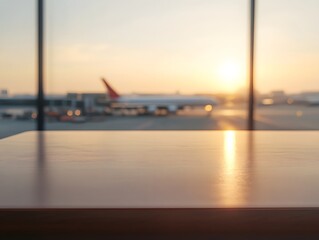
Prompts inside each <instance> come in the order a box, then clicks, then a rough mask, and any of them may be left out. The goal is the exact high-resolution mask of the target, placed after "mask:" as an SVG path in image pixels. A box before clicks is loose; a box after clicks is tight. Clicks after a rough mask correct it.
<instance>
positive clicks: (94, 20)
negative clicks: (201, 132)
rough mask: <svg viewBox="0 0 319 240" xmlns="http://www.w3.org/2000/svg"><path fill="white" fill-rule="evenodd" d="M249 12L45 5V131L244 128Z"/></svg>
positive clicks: (233, 5) (125, 3) (243, 8)
mask: <svg viewBox="0 0 319 240" xmlns="http://www.w3.org/2000/svg"><path fill="white" fill-rule="evenodd" d="M247 4H248V3H247V1H246V0H223V1H221V0H218V1H217V0H215V1H214V0H160V1H159V0H108V1H107V0H93V1H92V0H54V1H48V2H47V10H46V12H47V56H48V57H47V70H48V71H47V73H48V75H47V77H48V78H47V79H48V81H47V91H48V93H49V96H48V99H49V100H50V99H51V100H52V101H50V103H49V106H48V108H47V116H48V118H47V119H48V124H47V127H48V128H49V129H170V130H173V129H243V128H245V127H246V122H245V118H246V99H245V96H246V59H247V34H248V33H247V27H248V5H247ZM101 77H104V78H105V79H107V81H108V84H110V85H111V86H112V87H113V88H114V91H111V94H110V91H107V89H106V86H105V85H104V83H103V82H102V81H101ZM77 123H81V124H77Z"/></svg>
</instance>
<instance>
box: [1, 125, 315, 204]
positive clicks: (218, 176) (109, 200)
mask: <svg viewBox="0 0 319 240" xmlns="http://www.w3.org/2000/svg"><path fill="white" fill-rule="evenodd" d="M318 143H319V132H280V131H279V132H273V131H268V132H263V131H261V132H258V131H257V132H246V131H237V132H236V131H167V132H165V131H164V132H162V131H161V132H159V131H144V132H143V131H135V132H134V131H133V132H127V131H102V132H100V131H99V132H97V131H96V132H94V131H84V132H76V131H74V132H71V131H70V132H68V131H63V132H58V131H57V132H55V131H52V132H51V131H49V132H42V133H38V132H27V133H23V134H19V135H16V136H13V137H10V138H7V139H3V140H1V141H0V152H1V160H0V171H1V174H0V192H1V195H0V207H1V208H32V209H36V208H221V207H222V208H227V207H231V208H236V207H240V208H267V207H284V208H287V207H319V188H318V186H319V174H318V169H319V148H318Z"/></svg>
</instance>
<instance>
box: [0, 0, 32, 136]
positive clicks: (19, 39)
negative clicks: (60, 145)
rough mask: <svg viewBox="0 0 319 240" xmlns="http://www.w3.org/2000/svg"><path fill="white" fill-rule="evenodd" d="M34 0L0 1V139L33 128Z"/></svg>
mask: <svg viewBox="0 0 319 240" xmlns="http://www.w3.org/2000/svg"><path fill="white" fill-rule="evenodd" d="M35 23H36V20H35V1H33V0H0V36H1V37H0V138H3V137H7V136H10V135H13V134H17V133H19V132H23V131H27V130H33V129H34V128H35V121H34V119H35V118H36V109H35V89H36V82H35V40H36V39H35V34H36V33H35V29H36V27H35Z"/></svg>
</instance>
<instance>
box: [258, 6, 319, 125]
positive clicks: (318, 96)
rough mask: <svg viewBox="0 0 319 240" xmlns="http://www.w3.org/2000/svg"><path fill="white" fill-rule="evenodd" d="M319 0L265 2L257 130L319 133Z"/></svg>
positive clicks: (260, 14) (261, 14) (260, 12)
mask: <svg viewBox="0 0 319 240" xmlns="http://www.w3.org/2000/svg"><path fill="white" fill-rule="evenodd" d="M318 7H319V2H318V1H316V0H281V1H276V0H260V1H258V18H257V38H256V39H257V45H256V46H257V48H256V53H257V55H256V56H257V59H256V63H257V68H256V84H257V91H258V99H257V100H258V105H257V116H256V123H257V124H256V126H257V129H275V130H276V129H280V130H288V129H292V130H303V129H305V130H307V129H319V124H318V123H319V108H318V106H319V65H318V61H319V29H318V27H317V22H318V21H319V15H318V12H317V9H318Z"/></svg>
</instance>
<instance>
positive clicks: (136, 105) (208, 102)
mask: <svg viewBox="0 0 319 240" xmlns="http://www.w3.org/2000/svg"><path fill="white" fill-rule="evenodd" d="M101 80H102V82H103V83H104V85H105V87H106V90H107V93H108V96H109V98H110V104H109V108H110V111H113V110H115V111H116V110H120V111H121V112H122V114H125V112H129V111H134V112H135V113H136V114H137V115H164V116H165V115H169V114H177V112H178V111H180V110H183V109H185V108H203V109H204V110H205V111H206V112H207V114H208V115H209V114H210V113H211V112H212V111H213V107H214V106H215V105H217V101H216V100H215V99H212V98H208V97H202V96H183V95H168V96H166V95H165V96H163V95H162V96H159V95H157V96H156V95H153V96H139V95H137V96H121V95H120V94H119V93H118V92H117V91H115V89H114V88H113V87H112V86H111V85H110V84H109V83H108V82H107V81H106V80H105V78H101Z"/></svg>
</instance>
